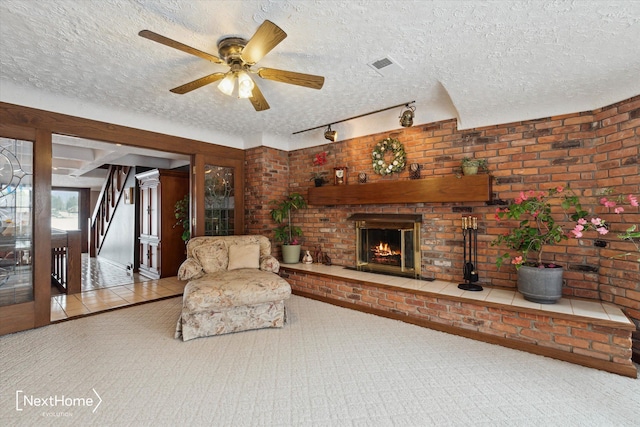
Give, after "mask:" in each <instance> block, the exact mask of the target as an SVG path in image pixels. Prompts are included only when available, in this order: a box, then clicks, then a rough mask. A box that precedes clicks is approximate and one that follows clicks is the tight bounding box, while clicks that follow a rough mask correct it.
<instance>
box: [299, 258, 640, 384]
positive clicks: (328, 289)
mask: <svg viewBox="0 0 640 427" xmlns="http://www.w3.org/2000/svg"><path fill="white" fill-rule="evenodd" d="M286 278H287V281H288V282H289V283H290V284H291V286H292V288H293V290H294V292H296V293H298V294H301V295H303V296H309V297H311V298H316V297H319V299H321V300H330V301H331V302H332V303H338V304H340V302H342V303H344V305H345V306H347V307H351V308H357V307H361V309H362V310H363V311H366V312H372V313H376V314H381V315H387V316H388V317H391V318H394V319H398V320H403V321H407V322H410V323H416V324H419V325H422V326H427V327H431V328H433V329H438V330H443V331H445V332H453V333H457V334H459V335H463V336H467V337H470V338H475V339H481V340H484V341H487V342H492V343H496V344H501V345H506V346H508V347H512V348H517V349H521V350H525V351H530V352H533V353H536V354H543V355H545V356H550V357H556V358H559V359H561V360H567V361H570V362H573V363H579V364H583V365H585V366H591V367H596V368H599V369H605V370H608V371H610V372H616V373H619V374H622V375H629V376H631V377H633V378H635V376H636V375H635V368H634V367H633V365H632V363H631V349H630V347H631V331H629V330H627V329H623V328H618V327H614V326H612V325H609V324H606V323H607V322H606V321H602V324H598V323H597V322H598V321H597V320H594V319H592V320H587V319H584V318H582V319H581V318H577V317H573V318H570V317H566V318H563V317H562V315H561V314H559V313H556V314H553V315H550V314H549V315H547V314H542V313H541V312H539V311H536V310H530V311H527V310H526V309H524V308H522V307H512V308H509V307H507V306H498V305H491V304H490V303H481V302H472V301H469V300H461V299H456V298H455V297H446V296H442V295H440V296H433V295H430V294H428V293H426V292H420V291H409V290H401V289H396V288H392V287H389V286H385V287H379V286H375V285H369V284H367V283H361V282H359V281H355V280H348V279H343V278H334V277H330V276H327V275H322V274H320V275H315V274H313V273H307V272H302V271H295V270H291V269H288V270H287V271H286ZM600 362H602V363H600Z"/></svg>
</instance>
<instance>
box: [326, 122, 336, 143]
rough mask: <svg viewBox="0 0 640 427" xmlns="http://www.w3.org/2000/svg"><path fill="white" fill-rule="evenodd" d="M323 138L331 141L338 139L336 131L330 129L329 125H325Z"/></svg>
mask: <svg viewBox="0 0 640 427" xmlns="http://www.w3.org/2000/svg"><path fill="white" fill-rule="evenodd" d="M324 139H328V140H329V141H331V142H336V141H337V140H338V132H336V131H335V130H331V125H329V126H328V127H327V130H326V131H324Z"/></svg>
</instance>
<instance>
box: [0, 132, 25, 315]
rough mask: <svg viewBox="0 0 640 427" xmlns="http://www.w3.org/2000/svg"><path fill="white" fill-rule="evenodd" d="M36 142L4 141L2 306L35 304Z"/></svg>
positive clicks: (0, 143) (0, 142) (0, 149)
mask: <svg viewBox="0 0 640 427" xmlns="http://www.w3.org/2000/svg"><path fill="white" fill-rule="evenodd" d="M32 218H33V142H31V141H22V140H17V139H9V138H0V306H7V305H13V304H21V303H24V302H29V301H33V268H32V258H31V257H32V247H33V245H32V237H31V236H32V229H33V220H32Z"/></svg>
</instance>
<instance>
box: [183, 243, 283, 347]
mask: <svg viewBox="0 0 640 427" xmlns="http://www.w3.org/2000/svg"><path fill="white" fill-rule="evenodd" d="M279 269H280V264H279V263H278V261H277V260H276V259H275V258H274V257H272V256H271V242H270V241H269V239H268V238H266V237H264V236H258V235H247V236H206V237H195V238H193V239H191V240H190V241H189V243H188V244H187V259H186V260H185V261H184V262H183V263H182V265H181V266H180V269H179V270H178V278H179V279H180V280H188V281H189V283H187V285H186V286H185V288H184V294H183V305H182V313H181V315H180V318H179V319H178V324H177V326H176V334H175V336H176V338H182V339H183V340H184V341H187V340H190V339H193V338H198V337H204V336H210V335H219V334H226V333H230V332H239V331H245V330H249V329H260V328H268V327H282V326H284V323H285V317H286V316H285V315H286V313H285V305H284V302H285V300H286V299H288V298H289V297H290V296H291V286H290V285H289V283H287V281H286V280H284V279H283V278H281V277H280V276H279V275H278V274H277V272H278V271H279Z"/></svg>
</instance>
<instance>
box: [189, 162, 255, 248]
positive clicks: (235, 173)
mask: <svg viewBox="0 0 640 427" xmlns="http://www.w3.org/2000/svg"><path fill="white" fill-rule="evenodd" d="M192 165H194V166H193V168H192V173H193V175H192V186H191V188H192V195H195V196H194V197H193V199H192V200H193V201H192V205H191V208H192V214H191V218H192V225H191V233H192V236H226V235H234V234H235V235H238V234H244V231H245V224H244V198H243V183H244V169H243V166H244V164H243V162H242V161H237V160H233V159H225V158H214V157H212V156H203V155H195V156H194V160H193V161H192Z"/></svg>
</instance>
